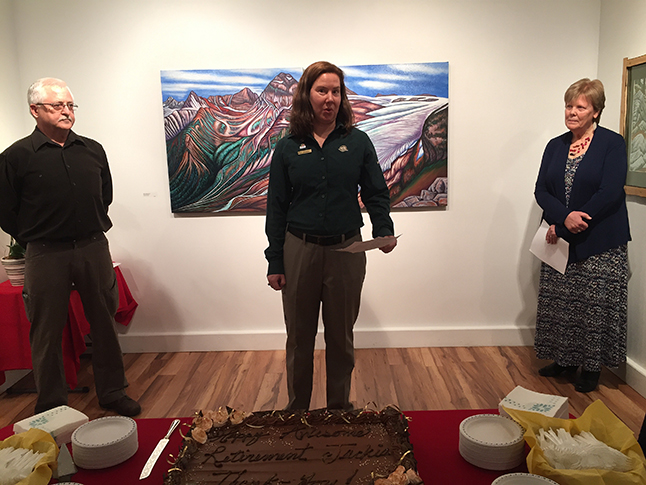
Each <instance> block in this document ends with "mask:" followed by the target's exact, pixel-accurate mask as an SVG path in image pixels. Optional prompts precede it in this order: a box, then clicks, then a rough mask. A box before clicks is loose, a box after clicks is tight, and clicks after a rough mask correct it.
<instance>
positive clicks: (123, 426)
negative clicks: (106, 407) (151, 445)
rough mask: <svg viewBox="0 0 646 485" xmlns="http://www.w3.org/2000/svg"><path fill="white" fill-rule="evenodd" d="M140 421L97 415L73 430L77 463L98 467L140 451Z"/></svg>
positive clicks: (73, 447) (92, 467)
mask: <svg viewBox="0 0 646 485" xmlns="http://www.w3.org/2000/svg"><path fill="white" fill-rule="evenodd" d="M138 448H139V440H138V437H137V423H135V421H134V419H132V418H127V417H125V416H107V417H105V418H99V419H95V420H94V421H90V422H89V423H86V424H84V425H82V426H80V427H78V428H77V429H76V431H74V433H72V453H73V454H74V463H76V465H77V466H78V467H80V468H86V469H90V470H96V469H101V468H108V467H111V466H114V465H118V464H119V463H123V462H124V461H126V460H127V459H128V458H130V457H131V456H132V455H134V454H135V453H136V452H137V449H138Z"/></svg>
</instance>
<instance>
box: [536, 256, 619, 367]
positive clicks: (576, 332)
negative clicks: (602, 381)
mask: <svg viewBox="0 0 646 485" xmlns="http://www.w3.org/2000/svg"><path fill="white" fill-rule="evenodd" d="M627 311H628V250H627V246H626V245H624V246H621V247H618V248H615V249H610V250H608V251H606V252H604V253H601V254H597V255H594V256H591V257H589V258H588V259H586V260H585V261H579V262H577V263H571V264H568V266H567V269H566V271H565V274H564V275H562V274H561V273H559V272H558V271H556V270H555V269H553V268H552V267H550V266H548V265H547V264H545V263H543V264H542V266H541V277H540V284H539V291H538V311H537V315H536V337H535V341H534V348H535V350H536V356H537V357H538V358H539V359H551V360H553V361H555V362H556V363H557V364H560V365H562V366H575V365H576V366H583V369H585V370H587V371H591V372H595V371H600V370H601V366H606V367H617V366H618V365H619V364H621V363H622V362H625V361H626V316H627Z"/></svg>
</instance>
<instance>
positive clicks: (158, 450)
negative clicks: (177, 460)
mask: <svg viewBox="0 0 646 485" xmlns="http://www.w3.org/2000/svg"><path fill="white" fill-rule="evenodd" d="M178 425H179V419H174V420H173V422H172V423H171V424H170V428H168V433H166V436H164V437H163V438H162V439H160V440H159V443H157V446H155V449H154V450H153V452H152V453H151V454H150V457H149V458H148V461H147V462H146V464H145V465H144V469H143V470H141V475H139V480H143V479H144V478H147V477H148V476H149V475H150V472H152V471H153V467H154V466H155V463H156V462H157V458H159V456H160V455H161V454H162V451H164V448H166V445H167V444H168V442H169V441H170V439H169V438H170V435H171V434H173V431H175V428H177V426H178Z"/></svg>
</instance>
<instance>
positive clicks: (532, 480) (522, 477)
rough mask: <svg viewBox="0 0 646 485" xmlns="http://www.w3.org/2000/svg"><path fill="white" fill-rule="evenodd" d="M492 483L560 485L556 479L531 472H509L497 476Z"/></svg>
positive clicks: (492, 484) (500, 484) (505, 484)
mask: <svg viewBox="0 0 646 485" xmlns="http://www.w3.org/2000/svg"><path fill="white" fill-rule="evenodd" d="M491 485H559V484H558V483H556V482H555V481H554V480H550V479H549V478H545V477H542V476H540V475H533V474H531V473H509V474H507V475H502V476H501V477H498V478H496V479H495V480H494V481H493V482H491Z"/></svg>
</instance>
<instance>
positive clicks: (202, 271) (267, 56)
mask: <svg viewBox="0 0 646 485" xmlns="http://www.w3.org/2000/svg"><path fill="white" fill-rule="evenodd" d="M616 4H619V5H616ZM631 8H638V11H639V14H638V15H632V14H630V15H628V14H629V13H630V10H631ZM606 15H607V16H608V18H613V19H614V21H612V20H606V18H605V16H606ZM631 15H632V19H631V21H632V22H633V23H634V24H635V26H637V25H638V24H639V22H640V21H643V20H644V19H646V13H645V12H644V7H642V6H641V2H639V1H624V2H612V1H609V0H608V1H605V0H604V1H601V0H567V1H563V0H496V1H494V0H491V1H489V0H482V1H477V0H399V1H397V2H394V1H389V2H385V1H378V0H344V1H337V0H321V1H318V2H304V1H301V0H286V1H284V2H279V3H276V2H269V1H263V0H238V1H235V2H231V1H227V2H224V1H190V0H188V1H183V2H176V1H163V0H157V1H153V0H140V1H133V0H127V1H124V0H113V1H111V2H103V1H98V0H83V1H81V0H59V1H57V2H48V1H44V0H42V1H37V0H15V1H11V0H0V18H1V19H2V20H1V21H0V27H3V28H2V30H1V33H0V36H1V37H0V38H1V39H2V44H1V46H0V62H2V64H3V65H2V69H1V70H0V83H1V87H2V89H1V90H0V96H1V98H0V100H1V101H2V106H3V109H2V110H0V128H1V130H0V144H1V145H2V148H4V147H6V146H8V145H9V144H10V143H11V142H12V141H13V140H15V139H16V138H18V137H21V136H23V135H27V134H28V133H30V132H31V130H32V128H33V121H32V120H31V118H30V116H29V114H28V111H27V106H26V102H25V101H24V98H25V94H24V93H25V91H26V88H27V86H28V85H29V84H30V83H31V82H32V81H33V80H35V79H37V78H39V77H43V76H55V77H60V78H63V79H65V80H66V81H67V82H68V84H69V85H70V87H71V88H72V90H73V92H74V95H75V98H76V102H77V104H78V105H79V106H80V108H79V109H78V112H77V123H76V127H75V130H76V131H77V132H78V133H80V134H83V135H86V136H89V137H91V138H95V139H96V140H98V141H100V142H101V143H102V144H103V145H104V147H105V149H106V151H107V153H108V158H109V160H110V164H111V168H112V173H113V178H114V186H115V201H114V203H113V204H112V206H111V209H110V216H111V218H112V220H113V223H114V227H113V228H112V229H111V230H110V231H109V233H108V238H109V240H110V245H111V249H112V254H113V258H114V259H115V260H116V261H119V262H120V263H122V270H123V273H124V275H125V277H126V279H127V281H128V283H129V285H130V289H131V291H132V293H133V295H134V297H135V299H136V300H137V301H138V302H139V305H140V306H139V308H138V310H137V312H136V314H135V318H134V319H133V321H132V323H131V324H130V326H129V328H128V329H126V330H125V331H123V333H122V335H121V342H122V346H123V349H124V351H127V352H142V351H165V350H170V351H173V350H233V349H274V348H283V346H284V324H283V320H282V308H281V300H280V294H279V293H276V292H274V291H272V290H271V289H270V288H269V287H268V286H267V283H266V278H265V273H266V263H265V260H264V256H263V250H264V249H265V247H266V245H267V242H266V238H265V235H264V217H263V216H259V215H245V216H200V217H186V216H183V217H178V216H174V215H173V214H172V213H171V211H170V200H169V189H168V175H167V166H166V153H165V143H164V129H163V118H162V108H161V103H162V98H161V92H160V78H159V72H160V70H163V69H227V68H262V67H276V66H294V67H302V68H305V67H306V66H307V65H309V64H310V63H311V62H313V61H316V60H321V59H325V60H329V61H331V62H334V63H336V64H339V65H356V64H383V63H409V62H410V63H413V62H436V61H437V62H442V61H448V62H449V135H448V136H449V140H448V144H449V155H448V156H449V159H448V167H449V168H448V170H449V192H448V208H446V210H431V211H421V212H420V211H417V212H395V213H394V214H393V219H394V221H395V228H396V232H397V233H398V234H400V233H401V234H402V236H401V238H400V241H399V245H398V247H397V248H396V250H395V251H394V252H393V253H391V254H389V255H384V254H382V253H381V252H371V253H370V254H369V257H368V274H367V278H366V283H365V289H364V295H363V304H362V309H361V315H360V317H359V321H358V323H357V326H356V343H357V346H359V347H371V346H378V347H406V346H411V347H412V346H442V345H531V343H532V341H533V327H534V317H535V309H536V295H537V286H538V269H539V264H538V262H537V261H536V260H535V259H534V258H533V256H531V254H530V253H529V252H528V249H527V248H528V245H529V242H530V240H531V237H532V236H533V234H534V231H535V230H536V228H537V226H538V224H539V221H540V211H539V209H538V207H537V205H536V203H535V202H534V198H533V187H534V182H535V179H536V174H537V171H538V166H539V163H540V157H541V154H542V151H543V148H544V146H545V144H546V142H547V141H548V140H549V139H550V138H551V137H554V136H556V135H558V134H560V133H562V132H563V131H565V127H564V124H563V101H562V97H563V92H564V91H565V89H566V88H567V87H568V86H569V84H571V83H572V82H573V81H575V80H578V79H580V78H582V77H600V78H601V80H602V81H604V83H606V87H607V90H608V99H609V103H608V104H609V108H608V109H607V111H606V113H604V116H603V118H604V124H605V125H606V126H608V127H610V128H613V129H617V128H618V122H619V120H618V118H619V107H618V102H619V90H620V78H621V58H623V57H624V56H626V55H628V56H633V55H640V54H644V53H646V44H645V43H644V42H643V41H644V39H643V37H642V38H641V42H637V41H636V39H633V38H629V37H630V36H629V34H627V33H626V34H624V33H623V29H624V25H625V17H628V18H630V17H631ZM632 30H633V31H637V30H639V29H637V27H635V28H634V29H632ZM620 32H621V33H622V36H623V37H621V39H623V40H620V39H619V38H616V37H618V36H617V34H619V33H620ZM635 35H642V36H643V34H635ZM633 41H635V43H633ZM635 44H636V45H635ZM629 47H630V48H629ZM630 205H631V207H630V210H631V216H633V219H634V220H632V221H631V222H632V223H633V232H634V239H635V242H633V243H632V246H631V258H632V259H633V260H639V263H641V264H637V262H636V261H635V264H634V265H633V271H634V273H635V274H633V278H632V280H631V285H632V286H631V291H632V293H631V297H632V296H633V295H634V293H635V291H642V290H643V288H644V284H645V279H646V274H645V272H646V269H645V268H644V265H646V261H644V259H646V256H645V255H644V251H643V250H642V249H641V248H642V247H643V245H641V244H640V235H641V234H643V232H644V231H646V227H643V226H645V225H644V224H642V227H641V228H640V224H639V222H640V221H639V220H635V219H638V217H639V216H640V215H641V214H640V212H643V211H644V206H643V204H642V203H641V201H634V200H632V199H631V202H630ZM366 223H367V225H366V227H365V228H364V232H363V235H364V238H365V237H370V226H369V221H368V219H367V216H366ZM640 229H641V231H640ZM640 232H641V234H640ZM5 240H6V238H5ZM640 257H641V259H640ZM642 293H643V291H642ZM630 304H631V324H632V323H633V321H634V322H635V323H636V324H641V323H642V320H643V317H642V314H643V311H641V307H639V306H638V305H643V304H642V303H641V302H638V301H637V297H633V298H632V299H631V302H630ZM636 333H639V332H638V331H637V330H635V329H631V337H634V341H635V342H636V341H639V342H643V341H644V340H645V339H646V336H639V335H636ZM643 333H646V330H644V331H643ZM642 349H643V345H633V344H632V343H631V347H630V353H631V359H632V362H634V363H635V364H637V367H635V369H638V368H639V371H641V368H640V367H639V366H644V365H646V357H645V356H644V352H643V351H642ZM640 375H641V374H640V372H637V373H636V377H635V378H639V376H640ZM645 388H646V387H645Z"/></svg>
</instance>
